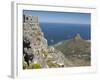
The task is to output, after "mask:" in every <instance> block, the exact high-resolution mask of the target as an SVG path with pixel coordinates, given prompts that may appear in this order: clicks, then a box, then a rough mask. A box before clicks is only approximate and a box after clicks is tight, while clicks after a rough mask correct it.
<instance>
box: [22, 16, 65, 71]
mask: <svg viewBox="0 0 100 80" xmlns="http://www.w3.org/2000/svg"><path fill="white" fill-rule="evenodd" d="M65 66H66V65H65V56H64V54H63V53H62V52H61V51H59V50H57V49H55V48H54V47H50V46H48V43H47V40H46V39H45V37H44V34H43V32H42V30H41V28H40V26H39V21H38V17H37V16H26V15H24V16H23V69H37V68H59V67H65Z"/></svg>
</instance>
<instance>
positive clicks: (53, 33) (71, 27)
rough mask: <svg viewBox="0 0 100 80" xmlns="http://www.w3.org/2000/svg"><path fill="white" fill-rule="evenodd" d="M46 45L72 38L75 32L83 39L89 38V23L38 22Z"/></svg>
mask: <svg viewBox="0 0 100 80" xmlns="http://www.w3.org/2000/svg"><path fill="white" fill-rule="evenodd" d="M39 25H40V27H41V29H42V32H43V33H44V37H45V38H46V39H47V41H48V45H54V44H57V43H59V42H61V41H64V40H69V39H72V38H73V37H75V36H76V34H77V33H78V34H80V36H81V37H82V38H83V39H85V40H91V25H90V24H69V23H40V24H39Z"/></svg>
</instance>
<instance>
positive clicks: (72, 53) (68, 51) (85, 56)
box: [55, 34, 91, 66]
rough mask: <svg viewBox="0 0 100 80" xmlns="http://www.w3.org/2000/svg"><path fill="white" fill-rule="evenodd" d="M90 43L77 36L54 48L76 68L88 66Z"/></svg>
mask: <svg viewBox="0 0 100 80" xmlns="http://www.w3.org/2000/svg"><path fill="white" fill-rule="evenodd" d="M90 45H91V44H90V42H89V41H87V40H84V39H82V38H81V36H80V35H79V34H77V35H76V36H75V37H74V38H73V39H70V40H65V41H63V42H62V43H61V44H59V45H55V48H56V49H58V50H60V51H61V52H62V53H63V54H64V55H65V56H66V58H68V59H69V60H70V61H72V62H73V64H75V65H76V66H88V65H90V60H91V50H90Z"/></svg>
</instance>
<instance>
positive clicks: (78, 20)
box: [23, 10, 91, 24]
mask: <svg viewBox="0 0 100 80" xmlns="http://www.w3.org/2000/svg"><path fill="white" fill-rule="evenodd" d="M23 14H25V15H32V16H38V17H39V22H41V23H42V22H46V23H47V22H48V23H72V24H91V14H90V13H75V12H53V11H32V10H24V11H23Z"/></svg>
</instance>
